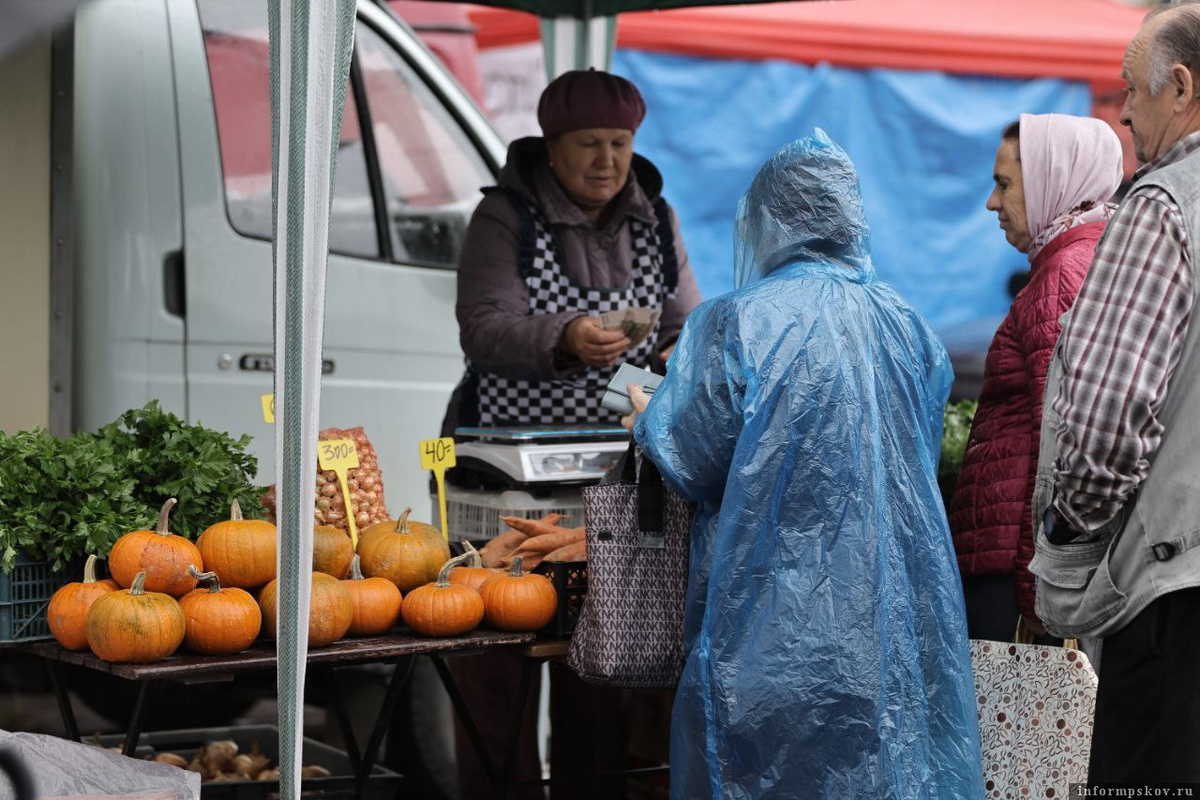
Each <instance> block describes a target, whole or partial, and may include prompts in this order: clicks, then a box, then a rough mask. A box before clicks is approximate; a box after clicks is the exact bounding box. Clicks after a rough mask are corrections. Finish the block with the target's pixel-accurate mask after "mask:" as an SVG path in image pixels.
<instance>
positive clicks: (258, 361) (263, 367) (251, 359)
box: [238, 353, 333, 375]
mask: <svg viewBox="0 0 1200 800" xmlns="http://www.w3.org/2000/svg"><path fill="white" fill-rule="evenodd" d="M238 369H240V370H242V371H244V372H274V371H275V356H273V355H271V354H270V353H246V354H245V355H243V356H242V357H241V358H239V359H238ZM321 374H322V375H332V374H333V360H332V359H328V358H325V359H322V360H321Z"/></svg>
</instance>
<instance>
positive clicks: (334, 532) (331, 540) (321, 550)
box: [313, 525, 354, 580]
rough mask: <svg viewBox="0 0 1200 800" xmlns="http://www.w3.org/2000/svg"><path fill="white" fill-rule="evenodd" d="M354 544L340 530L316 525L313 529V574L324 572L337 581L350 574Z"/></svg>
mask: <svg viewBox="0 0 1200 800" xmlns="http://www.w3.org/2000/svg"><path fill="white" fill-rule="evenodd" d="M352 560H354V543H353V542H351V541H350V536H349V534H347V533H346V532H345V531H343V530H342V529H341V528H335V527H333V526H332V525H318V526H317V527H316V528H315V529H313V572H324V573H325V574H326V575H332V576H333V577H335V578H337V579H338V580H344V579H345V577H346V576H347V575H349V574H350V562H351V561H352Z"/></svg>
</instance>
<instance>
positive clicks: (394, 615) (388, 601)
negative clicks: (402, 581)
mask: <svg viewBox="0 0 1200 800" xmlns="http://www.w3.org/2000/svg"><path fill="white" fill-rule="evenodd" d="M342 585H343V586H345V587H346V591H348V592H350V602H351V604H352V605H353V606H354V618H353V620H352V621H351V622H350V635H351V636H376V635H378V634H380V633H386V632H387V631H389V630H391V629H392V628H393V627H394V626H395V624H396V620H398V619H400V604H401V602H402V600H403V597H402V596H401V594H400V590H399V589H397V588H396V584H394V583H392V582H391V581H389V580H388V579H387V578H364V577H363V574H362V569H361V568H360V567H359V562H358V556H354V558H353V559H352V560H351V562H350V578H349V580H344V581H342Z"/></svg>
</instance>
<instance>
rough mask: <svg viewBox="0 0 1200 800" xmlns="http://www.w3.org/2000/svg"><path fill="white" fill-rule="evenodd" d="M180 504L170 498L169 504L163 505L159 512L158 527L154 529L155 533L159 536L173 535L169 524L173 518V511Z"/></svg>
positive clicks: (168, 499)
mask: <svg viewBox="0 0 1200 800" xmlns="http://www.w3.org/2000/svg"><path fill="white" fill-rule="evenodd" d="M178 502H179V501H178V500H176V499H175V498H174V497H168V498H167V502H165V503H163V504H162V509H161V510H160V511H159V512H158V525H156V526H155V528H154V532H155V533H157V534H158V535H159V536H170V535H171V529H170V528H168V527H167V523H168V521H169V519H170V517H171V509H172V508H174V507H175V504H176V503H178Z"/></svg>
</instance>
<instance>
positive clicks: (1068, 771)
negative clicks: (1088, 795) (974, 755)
mask: <svg viewBox="0 0 1200 800" xmlns="http://www.w3.org/2000/svg"><path fill="white" fill-rule="evenodd" d="M971 661H972V664H973V666H974V669H975V689H976V697H977V699H978V701H979V736H980V740H981V743H982V747H983V781H984V789H985V792H986V797H987V798H989V800H991V798H1026V797H1030V798H1034V797H1048V798H1055V797H1060V798H1066V797H1067V796H1068V787H1069V785H1070V784H1072V783H1082V782H1084V781H1086V780H1087V768H1088V752H1089V751H1090V750H1091V746H1092V717H1093V716H1094V714H1095V710H1096V684H1097V681H1096V673H1095V672H1094V671H1093V670H1092V665H1091V663H1090V662H1089V661H1088V658H1087V656H1086V655H1084V654H1083V653H1082V652H1081V651H1078V650H1068V649H1065V648H1062V647H1049V646H1042V645H1033V644H1013V643H1010V642H990V641H983V640H979V639H973V640H972V641H971Z"/></svg>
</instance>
